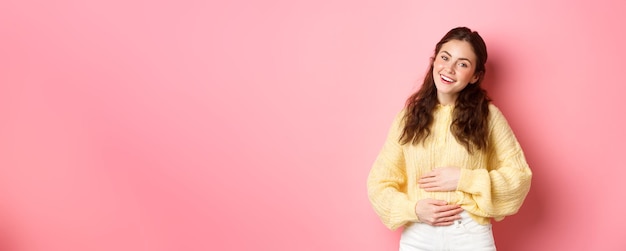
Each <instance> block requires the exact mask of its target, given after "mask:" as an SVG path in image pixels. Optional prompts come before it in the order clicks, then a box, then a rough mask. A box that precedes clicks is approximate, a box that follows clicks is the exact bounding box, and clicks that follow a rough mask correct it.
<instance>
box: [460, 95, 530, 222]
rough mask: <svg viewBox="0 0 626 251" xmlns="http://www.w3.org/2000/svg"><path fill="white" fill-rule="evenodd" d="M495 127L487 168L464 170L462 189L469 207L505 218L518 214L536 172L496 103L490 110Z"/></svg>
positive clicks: (485, 214) (490, 141)
mask: <svg viewBox="0 0 626 251" xmlns="http://www.w3.org/2000/svg"><path fill="white" fill-rule="evenodd" d="M490 116H491V123H490V124H491V129H490V138H489V144H490V146H489V150H488V156H487V158H488V159H489V160H488V162H487V163H488V164H487V165H488V166H487V167H486V168H476V169H465V168H464V169H461V177H460V179H459V185H458V187H457V190H458V191H461V192H462V193H463V195H464V196H463V200H462V201H461V202H460V204H461V205H462V206H463V208H465V209H466V210H469V211H471V212H472V213H474V214H476V215H479V216H482V217H491V218H494V219H495V220H498V221H499V220H502V219H503V218H504V217H505V216H508V215H513V214H515V213H517V211H518V210H519V208H520V207H521V206H522V203H523V202H524V199H525V198H526V195H527V194H528V191H529V190H530V183H531V177H532V172H531V170H530V168H529V167H528V164H527V163H526V159H525V157H524V153H523V151H522V149H521V146H520V144H519V142H518V141H517V139H516V138H515V135H514V134H513V131H512V130H511V128H510V126H509V124H508V122H507V121H506V119H505V118H504V116H503V115H502V113H501V112H500V110H498V109H497V108H496V107H495V106H493V107H492V109H491V111H490Z"/></svg>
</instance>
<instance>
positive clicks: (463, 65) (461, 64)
mask: <svg viewBox="0 0 626 251" xmlns="http://www.w3.org/2000/svg"><path fill="white" fill-rule="evenodd" d="M459 66H461V67H463V68H465V67H467V64H466V63H460V64H459Z"/></svg>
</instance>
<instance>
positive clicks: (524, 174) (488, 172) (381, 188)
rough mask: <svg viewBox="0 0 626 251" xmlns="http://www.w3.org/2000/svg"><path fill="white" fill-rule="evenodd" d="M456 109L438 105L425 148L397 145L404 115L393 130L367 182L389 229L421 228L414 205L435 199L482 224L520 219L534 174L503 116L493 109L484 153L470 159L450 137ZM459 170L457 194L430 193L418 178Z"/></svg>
mask: <svg viewBox="0 0 626 251" xmlns="http://www.w3.org/2000/svg"><path fill="white" fill-rule="evenodd" d="M453 110H454V106H452V105H445V106H443V105H438V106H437V108H435V111H434V113H433V116H434V120H433V124H432V128H431V134H430V136H428V137H427V138H426V140H425V141H424V142H423V143H420V144H417V145H414V144H411V143H409V144H404V145H401V144H400V143H399V138H400V135H401V134H402V129H403V128H404V125H403V119H402V118H403V116H404V112H405V111H404V110H403V111H402V112H400V113H399V114H398V115H397V116H396V118H395V120H394V122H393V124H392V126H391V129H390V130H389V134H388V136H387V140H386V141H385V144H384V145H383V147H382V150H381V151H380V154H379V155H378V157H377V158H376V161H375V162H374V165H373V166H372V169H371V170H370V174H369V177H368V180H367V188H368V195H369V199H370V202H371V204H372V206H373V208H374V210H375V211H376V213H377V214H378V215H379V216H380V218H381V220H382V222H383V223H384V224H385V226H387V227H388V228H390V229H392V230H394V229H397V228H399V227H401V226H404V225H407V224H412V223H414V222H418V218H417V216H416V215H415V204H416V203H417V201H418V200H420V199H425V198H433V199H439V200H445V201H447V202H448V203H450V204H459V205H461V207H462V208H463V209H465V211H467V212H468V213H469V214H470V215H471V216H472V218H474V219H475V220H476V221H477V222H478V223H480V224H488V223H489V222H490V219H491V218H493V219H495V220H497V221H500V220H502V219H503V218H504V216H508V215H512V214H515V213H517V211H518V210H519V208H520V207H521V205H522V202H523V201H524V199H525V198H526V195H527V194H528V191H529V189H530V181H531V177H532V173H531V171H530V169H529V167H528V164H527V163H526V159H525V158H524V153H523V152H522V148H521V147H520V145H519V143H518V142H517V139H516V138H515V135H514V134H513V131H512V130H511V128H510V127H509V124H508V123H507V121H506V119H505V118H504V116H503V115H502V113H501V112H500V110H499V109H498V108H497V107H496V106H495V105H493V104H491V105H490V106H489V140H488V143H487V149H486V151H478V150H476V151H474V153H473V154H469V153H468V152H467V150H466V149H465V148H464V147H463V146H462V145H460V144H459V143H458V142H457V141H456V139H455V137H454V135H452V133H451V132H450V124H451V122H452V111H453ZM442 166H456V167H460V168H461V177H460V179H459V184H458V187H457V190H456V191H450V192H426V191H424V190H423V189H421V188H419V185H418V184H417V180H418V179H419V177H420V176H421V175H423V174H425V173H427V172H429V171H431V170H433V169H434V168H436V167H442Z"/></svg>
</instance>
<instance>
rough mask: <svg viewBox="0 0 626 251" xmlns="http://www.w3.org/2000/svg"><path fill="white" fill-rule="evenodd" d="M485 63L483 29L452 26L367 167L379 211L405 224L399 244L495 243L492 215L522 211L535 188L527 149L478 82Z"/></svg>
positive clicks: (393, 223) (469, 246) (491, 246)
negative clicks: (531, 186) (524, 150)
mask: <svg viewBox="0 0 626 251" xmlns="http://www.w3.org/2000/svg"><path fill="white" fill-rule="evenodd" d="M486 61H487V48H486V45H485V43H484V41H483V39H482V38H481V37H480V36H479V35H478V33H477V32H475V31H471V30H470V29H468V28H465V27H459V28H455V29H452V30H451V31H449V32H448V33H447V34H446V35H445V36H444V37H443V38H442V39H441V41H439V43H437V46H436V47H435V58H434V59H433V60H431V66H430V70H429V71H428V72H427V75H426V77H425V79H424V83H423V85H422V87H421V89H420V90H419V91H418V92H417V93H415V94H413V95H412V96H411V97H410V98H409V99H408V100H407V103H406V107H405V109H403V110H402V111H401V112H400V113H399V114H398V115H397V116H396V119H395V120H394V122H393V124H392V126H391V129H390V131H389V135H388V137H387V141H386V142H385V144H384V146H383V148H382V150H381V151H380V154H379V156H378V158H377V159H376V162H375V163H374V166H373V167H372V169H371V171H370V174H369V178H368V192H369V198H370V201H371V203H372V205H373V207H374V209H375V211H376V212H377V213H378V215H379V216H380V218H381V219H382V221H383V223H384V224H385V225H386V226H387V227H389V228H390V229H396V228H399V227H405V228H404V231H403V233H402V237H401V240H400V250H407V251H408V250H440V249H445V250H495V242H494V238H493V234H492V231H491V219H495V220H502V219H503V218H504V217H505V216H509V215H512V214H515V213H517V211H518V210H519V208H520V207H521V205H522V203H523V201H524V199H525V197H526V195H527V194H528V191H529V189H530V181H531V176H532V173H531V171H530V169H529V167H528V164H527V163H526V159H525V157H524V154H523V151H522V149H521V147H520V145H519V143H518V142H517V139H516V138H515V135H514V134H513V131H512V130H511V128H510V127H509V125H508V123H507V121H506V119H505V118H504V116H503V115H502V113H501V112H500V111H499V109H498V108H497V107H496V106H495V105H493V104H491V103H490V99H489V98H488V97H487V95H486V92H485V91H484V90H483V89H482V88H481V86H480V84H481V82H482V80H483V78H484V73H485V62H486Z"/></svg>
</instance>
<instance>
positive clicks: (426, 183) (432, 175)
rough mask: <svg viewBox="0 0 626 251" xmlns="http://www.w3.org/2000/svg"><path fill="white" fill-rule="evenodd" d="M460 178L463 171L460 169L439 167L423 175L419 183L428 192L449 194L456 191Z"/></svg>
mask: <svg viewBox="0 0 626 251" xmlns="http://www.w3.org/2000/svg"><path fill="white" fill-rule="evenodd" d="M460 177H461V169H460V168H458V167H453V166H446V167H438V168H435V169H434V170H432V171H431V172H429V173H427V174H424V175H422V177H420V179H419V180H418V181H417V183H418V184H419V187H420V188H422V189H424V190H425V191H427V192H447V191H454V190H456V188H457V186H458V185H459V178H460Z"/></svg>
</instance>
